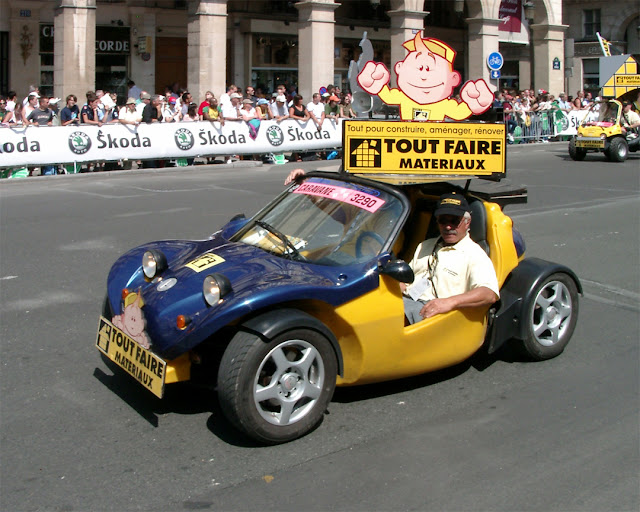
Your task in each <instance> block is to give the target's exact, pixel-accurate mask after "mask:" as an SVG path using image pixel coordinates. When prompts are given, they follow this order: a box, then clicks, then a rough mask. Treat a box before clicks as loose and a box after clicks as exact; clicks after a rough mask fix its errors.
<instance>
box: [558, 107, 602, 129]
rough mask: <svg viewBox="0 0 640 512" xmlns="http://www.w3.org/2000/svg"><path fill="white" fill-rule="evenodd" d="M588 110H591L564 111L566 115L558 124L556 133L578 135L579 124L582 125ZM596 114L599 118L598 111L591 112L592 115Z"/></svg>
mask: <svg viewBox="0 0 640 512" xmlns="http://www.w3.org/2000/svg"><path fill="white" fill-rule="evenodd" d="M588 112H589V111H587V110H571V111H570V112H563V114H564V116H563V119H562V122H561V123H557V124H556V127H557V128H556V135H577V134H578V126H580V123H581V122H582V120H583V119H584V118H585V117H586V116H587V114H588ZM594 115H595V117H596V119H597V117H598V113H597V112H595V113H591V116H592V117H593V116H594ZM560 128H562V129H560Z"/></svg>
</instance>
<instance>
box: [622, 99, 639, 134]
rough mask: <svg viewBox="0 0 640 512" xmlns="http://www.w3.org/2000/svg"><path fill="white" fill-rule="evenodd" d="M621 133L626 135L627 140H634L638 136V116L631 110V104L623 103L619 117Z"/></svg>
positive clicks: (628, 102)
mask: <svg viewBox="0 0 640 512" xmlns="http://www.w3.org/2000/svg"><path fill="white" fill-rule="evenodd" d="M620 121H621V123H622V129H623V133H626V134H627V138H635V137H637V136H638V134H637V131H638V127H639V126H640V115H638V113H637V112H635V111H634V110H633V103H631V102H630V101H625V102H624V103H623V107H622V116H621V117H620Z"/></svg>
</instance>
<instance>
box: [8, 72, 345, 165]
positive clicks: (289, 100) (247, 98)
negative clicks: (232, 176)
mask: <svg viewBox="0 0 640 512" xmlns="http://www.w3.org/2000/svg"><path fill="white" fill-rule="evenodd" d="M127 85H128V91H127V99H126V101H125V102H124V104H122V103H119V101H118V96H117V94H116V93H110V92H108V91H103V90H96V91H88V92H87V93H86V95H85V96H86V99H85V101H84V102H83V103H82V105H80V103H79V102H78V97H77V96H76V95H75V94H69V95H68V96H67V97H66V98H65V103H64V105H62V104H61V103H62V100H61V99H60V98H52V97H47V96H45V95H41V94H40V92H39V90H38V88H37V87H35V86H31V87H30V88H29V92H28V94H27V95H26V96H25V97H24V99H23V100H20V98H19V97H18V94H17V93H16V92H15V91H9V93H8V94H7V95H6V96H0V126H2V127H23V126H76V125H97V126H102V125H105V124H114V123H121V124H128V125H138V124H140V123H147V124H151V123H177V122H194V121H211V122H218V123H220V124H221V125H224V124H225V123H234V122H245V123H247V124H248V125H249V131H250V133H251V134H255V133H257V126H258V124H259V122H260V121H261V120H267V119H272V120H275V121H276V122H281V121H283V120H285V119H294V120H297V121H299V122H302V123H306V122H312V123H314V125H315V126H316V127H317V129H318V130H320V129H321V128H322V125H323V123H324V121H325V119H330V120H334V121H335V120H337V119H339V118H353V117H356V114H355V112H354V111H353V108H352V106H351V95H350V94H344V93H342V92H341V91H340V89H339V88H338V87H336V86H333V85H329V86H328V87H326V92H323V93H322V94H320V93H315V94H313V96H312V98H311V101H308V102H306V103H305V101H304V98H303V97H302V96H301V95H299V94H298V93H297V91H296V89H295V87H294V86H290V87H287V86H286V85H284V84H280V85H278V86H277V87H276V90H275V91H274V92H272V93H271V94H268V93H265V92H264V91H262V89H260V88H254V87H253V86H247V87H246V88H245V89H244V93H243V90H242V88H240V87H238V86H236V85H229V86H228V87H227V89H226V91H225V92H224V93H223V94H221V95H220V96H219V97H216V95H215V94H214V93H213V92H211V91H207V92H206V94H205V97H204V99H202V101H200V102H199V103H196V101H195V99H194V98H193V96H192V94H191V93H190V92H189V91H187V90H184V89H181V88H180V87H179V85H178V84H173V85H172V86H167V87H166V88H165V90H164V94H150V93H149V92H148V91H145V90H142V89H140V88H139V87H138V86H137V85H136V84H135V82H133V81H129V82H128V84H127ZM324 89H325V88H323V89H322V90H323V91H324ZM294 158H296V159H299V158H301V157H300V155H295V154H294ZM226 161H227V162H230V161H232V156H230V157H227V158H226ZM122 165H123V168H125V169H127V168H131V162H123V163H122ZM142 165H143V166H145V167H149V166H156V165H162V163H161V162H158V161H150V162H146V163H145V162H142ZM102 168H103V167H101V166H100V165H97V164H96V165H95V166H94V165H91V166H90V167H89V170H102ZM41 172H42V174H55V173H56V168H55V167H54V166H44V167H43V168H42V171H41ZM30 174H31V173H30Z"/></svg>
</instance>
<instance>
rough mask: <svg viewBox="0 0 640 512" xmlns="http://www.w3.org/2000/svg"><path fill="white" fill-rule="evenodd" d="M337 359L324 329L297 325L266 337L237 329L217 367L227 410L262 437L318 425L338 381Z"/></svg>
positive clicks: (272, 439) (286, 437)
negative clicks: (317, 330)
mask: <svg viewBox="0 0 640 512" xmlns="http://www.w3.org/2000/svg"><path fill="white" fill-rule="evenodd" d="M336 375H337V361H336V355H335V352H334V350H333V347H332V346H331V343H330V342H329V341H328V340H327V339H326V338H325V337H324V336H322V335H321V334H319V333H317V332H315V331H311V330H308V329H295V330H292V331H288V332H286V333H283V334H281V335H279V336H277V337H276V338H275V339H273V340H272V341H267V342H265V341H263V340H262V339H261V338H260V337H258V336H257V335H255V334H250V333H246V332H238V333H237V334H236V335H235V336H234V338H233V339H232V340H231V343H230V344H229V346H228V347H227V349H226V351H225V353H224V355H223V357H222V361H221V363H220V371H219V372H218V397H219V400H220V405H221V407H222V410H223V412H224V414H225V416H226V417H227V418H228V419H229V420H230V421H231V422H232V423H233V424H234V425H235V426H236V427H238V428H239V429H240V430H242V431H243V432H244V433H245V434H247V435H248V436H249V437H252V438H253V439H256V440H257V441H260V442H262V443H268V444H277V443H284V442H287V441H291V440H293V439H296V438H298V437H300V436H303V435H305V434H307V433H308V432H310V431H311V430H313V429H314V428H315V427H316V426H317V425H318V424H319V423H320V421H321V420H322V418H323V415H324V412H325V410H326V409H327V406H328V404H329V402H330V401H331V397H332V396H333V392H334V390H335V385H336Z"/></svg>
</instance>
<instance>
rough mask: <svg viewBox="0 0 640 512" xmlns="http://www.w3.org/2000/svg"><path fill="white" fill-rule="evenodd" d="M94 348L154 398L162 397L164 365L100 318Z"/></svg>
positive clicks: (164, 363)
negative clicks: (154, 396)
mask: <svg viewBox="0 0 640 512" xmlns="http://www.w3.org/2000/svg"><path fill="white" fill-rule="evenodd" d="M96 347H98V350H100V352H102V353H103V354H104V355H106V356H107V357H108V358H109V359H111V360H112V361H113V362H114V363H116V364H117V365H118V366H120V368H122V369H123V370H124V371H126V372H127V373H128V374H129V375H131V376H132V377H133V378H135V379H136V380H137V381H138V382H140V384H142V385H143V386H144V387H145V388H147V389H148V390H149V391H151V392H152V393H153V394H154V395H156V396H157V397H159V398H162V394H163V393H164V379H165V374H166V369H167V363H166V362H165V361H164V360H162V359H160V358H159V357H158V356H157V355H155V354H154V353H153V352H151V351H150V350H148V349H146V348H143V347H142V346H140V344H138V343H137V342H136V341H134V340H133V339H131V338H130V337H129V336H127V335H126V334H125V333H124V332H122V331H121V330H120V329H118V328H117V327H116V326H115V325H113V324H112V323H111V322H110V321H109V320H107V319H106V318H105V317H103V316H101V317H100V323H99V324H98V336H97V339H96Z"/></svg>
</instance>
